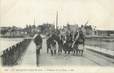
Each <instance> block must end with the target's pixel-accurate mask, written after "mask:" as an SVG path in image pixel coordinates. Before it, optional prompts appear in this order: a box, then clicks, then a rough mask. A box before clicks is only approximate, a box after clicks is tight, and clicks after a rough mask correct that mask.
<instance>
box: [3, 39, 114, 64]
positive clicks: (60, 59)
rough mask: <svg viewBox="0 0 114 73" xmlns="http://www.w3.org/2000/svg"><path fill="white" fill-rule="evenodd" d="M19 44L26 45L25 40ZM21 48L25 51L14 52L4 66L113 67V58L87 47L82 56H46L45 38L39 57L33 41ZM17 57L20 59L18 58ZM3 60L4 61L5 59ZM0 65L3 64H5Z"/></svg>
mask: <svg viewBox="0 0 114 73" xmlns="http://www.w3.org/2000/svg"><path fill="white" fill-rule="evenodd" d="M20 43H21V46H22V44H24V43H27V40H24V41H23V42H20ZM18 45H20V44H18ZM23 47H25V50H23V49H21V50H20V51H21V54H20V53H19V52H17V51H16V50H15V51H16V52H17V53H16V54H13V55H14V56H12V57H13V58H12V57H11V59H10V60H12V61H9V60H6V63H9V64H6V65H7V66H52V65H53V66H72V65H73V66H114V58H113V57H109V56H106V55H104V54H102V53H98V52H95V51H92V50H90V49H91V48H92V47H88V46H85V48H86V49H85V51H84V55H83V56H77V55H73V54H72V53H71V54H64V52H63V53H62V54H56V55H54V56H51V54H50V53H48V54H47V52H46V50H47V49H46V48H47V44H46V38H43V44H42V49H41V53H40V55H39V56H36V46H35V44H34V42H33V40H29V41H28V43H27V44H26V46H23ZM88 48H89V49H88ZM10 50H11V49H10ZM7 51H8V50H7ZM7 51H5V52H4V53H6V52H7ZM18 51H19V50H18ZM7 53H8V52H7ZM19 56H20V58H18V57H19ZM2 57H3V56H2ZM14 57H15V58H14ZM14 59H15V60H14ZM3 60H4V61H5V59H3ZM2 63H4V64H5V62H2Z"/></svg>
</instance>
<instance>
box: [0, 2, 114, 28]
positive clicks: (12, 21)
mask: <svg viewBox="0 0 114 73" xmlns="http://www.w3.org/2000/svg"><path fill="white" fill-rule="evenodd" d="M57 11H58V21H59V22H58V24H59V26H62V25H66V24H67V23H69V24H79V25H81V24H85V23H86V22H87V21H88V25H92V26H96V27H97V29H103V30H114V0H0V26H13V25H15V26H18V27H25V26H26V24H33V23H34V19H35V23H36V25H41V24H43V23H51V24H55V18H56V13H57Z"/></svg>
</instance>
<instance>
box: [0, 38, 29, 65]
mask: <svg viewBox="0 0 114 73" xmlns="http://www.w3.org/2000/svg"><path fill="white" fill-rule="evenodd" d="M30 41H31V39H24V40H23V41H21V42H19V43H16V44H15V45H12V46H11V47H9V48H7V49H6V50H4V51H3V53H2V55H1V62H2V65H3V66H13V65H16V64H18V61H19V60H20V58H21V56H22V55H23V53H24V52H25V50H26V49H27V47H28V45H29V43H30Z"/></svg>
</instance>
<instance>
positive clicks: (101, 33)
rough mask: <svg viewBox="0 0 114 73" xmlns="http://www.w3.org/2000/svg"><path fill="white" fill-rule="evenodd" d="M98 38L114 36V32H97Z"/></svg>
mask: <svg viewBox="0 0 114 73" xmlns="http://www.w3.org/2000/svg"><path fill="white" fill-rule="evenodd" d="M95 33H96V35H98V36H114V30H96V31H95Z"/></svg>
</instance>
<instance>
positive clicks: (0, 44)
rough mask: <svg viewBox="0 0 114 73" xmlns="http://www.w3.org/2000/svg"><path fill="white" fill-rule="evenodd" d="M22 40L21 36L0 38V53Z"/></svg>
mask: <svg viewBox="0 0 114 73" xmlns="http://www.w3.org/2000/svg"><path fill="white" fill-rule="evenodd" d="M22 40H23V38H0V53H1V52H2V51H3V50H5V49H7V48H9V47H10V46H12V45H14V44H16V43H18V42H20V41H22Z"/></svg>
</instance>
